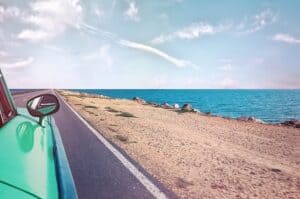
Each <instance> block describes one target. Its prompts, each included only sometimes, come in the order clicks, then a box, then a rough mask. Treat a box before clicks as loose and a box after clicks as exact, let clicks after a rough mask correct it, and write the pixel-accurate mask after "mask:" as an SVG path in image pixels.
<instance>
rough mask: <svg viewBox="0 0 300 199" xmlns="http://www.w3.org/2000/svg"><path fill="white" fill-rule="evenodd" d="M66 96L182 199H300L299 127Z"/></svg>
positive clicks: (100, 98) (81, 95)
mask: <svg viewBox="0 0 300 199" xmlns="http://www.w3.org/2000/svg"><path fill="white" fill-rule="evenodd" d="M59 93H60V94H61V96H63V97H64V98H65V100H66V101H67V102H68V103H69V104H70V105H71V106H72V107H73V108H74V109H75V110H76V111H77V112H78V113H80V114H81V115H82V116H83V117H84V118H85V119H86V120H87V121H89V122H90V123H91V124H92V125H93V126H94V127H95V128H97V129H98V130H99V131H100V132H101V133H103V136H104V137H106V138H107V139H108V140H110V141H111V142H113V143H115V144H116V145H117V146H119V147H120V148H122V149H123V150H124V151H125V152H126V153H127V154H128V155H129V156H130V157H131V158H132V159H134V160H135V161H137V162H138V163H139V164H140V165H141V166H142V167H143V168H144V169H146V170H147V171H148V172H149V173H150V174H151V175H152V176H154V177H155V178H156V179H158V180H159V181H160V182H162V183H163V184H164V185H165V186H166V187H167V188H169V189H170V190H172V191H173V192H175V193H176V194H177V195H178V196H179V197H180V198H300V129H299V128H293V127H286V126H279V125H268V124H260V123H256V122H243V121H237V120H233V119H224V118H221V117H213V116H207V115H201V114H198V113H191V112H187V113H182V112H178V111H176V110H174V109H164V108H159V107H154V106H152V105H149V104H141V103H138V102H136V101H132V100H123V99H109V98H106V97H100V96H99V97H97V96H93V95H87V94H80V93H77V92H71V91H62V90H60V91H59Z"/></svg>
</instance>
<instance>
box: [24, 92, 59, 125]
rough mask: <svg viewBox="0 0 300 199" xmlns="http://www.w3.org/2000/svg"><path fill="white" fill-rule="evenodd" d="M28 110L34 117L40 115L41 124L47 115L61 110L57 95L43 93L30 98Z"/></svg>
mask: <svg viewBox="0 0 300 199" xmlns="http://www.w3.org/2000/svg"><path fill="white" fill-rule="evenodd" d="M27 110H28V112H29V113H30V115H32V116H33V117H39V124H40V125H41V126H42V120H43V118H44V117H45V116H47V115H51V114H54V113H56V112H57V111H58V110H59V102H58V99H57V97H56V96H55V95H52V94H42V95H38V96H35V97H34V98H32V99H30V100H28V102H27Z"/></svg>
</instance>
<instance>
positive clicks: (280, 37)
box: [272, 33, 300, 44]
mask: <svg viewBox="0 0 300 199" xmlns="http://www.w3.org/2000/svg"><path fill="white" fill-rule="evenodd" d="M272 40H274V41H279V42H285V43H289V44H300V38H296V37H294V36H292V35H289V34H283V33H279V34H276V35H274V36H273V37H272Z"/></svg>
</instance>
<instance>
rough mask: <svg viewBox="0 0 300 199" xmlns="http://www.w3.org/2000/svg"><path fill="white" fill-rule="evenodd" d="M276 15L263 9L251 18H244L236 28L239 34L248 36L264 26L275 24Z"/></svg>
mask: <svg viewBox="0 0 300 199" xmlns="http://www.w3.org/2000/svg"><path fill="white" fill-rule="evenodd" d="M276 20H277V14H275V13H274V12H273V11H272V10H271V9H265V10H263V11H261V12H259V13H257V14H255V15H253V16H252V17H250V18H248V17H245V18H244V19H243V21H242V22H240V23H239V24H238V26H237V30H238V33H239V34H250V33H254V32H257V31H259V30H261V29H263V28H265V27H266V26H268V25H270V24H272V23H274V22H276Z"/></svg>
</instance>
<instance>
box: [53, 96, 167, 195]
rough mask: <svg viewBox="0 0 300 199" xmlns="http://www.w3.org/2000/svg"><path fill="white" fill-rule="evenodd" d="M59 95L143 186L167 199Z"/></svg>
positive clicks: (153, 193)
mask: <svg viewBox="0 0 300 199" xmlns="http://www.w3.org/2000/svg"><path fill="white" fill-rule="evenodd" d="M57 95H58V96H59V97H60V99H62V101H63V102H64V103H65V104H66V105H67V106H68V107H69V109H70V110H71V111H72V112H73V113H74V114H75V115H76V116H77V117H78V118H79V119H80V120H81V121H82V122H83V123H84V124H85V125H86V126H87V127H88V128H89V129H90V130H91V131H92V132H93V133H94V135H95V136H96V137H97V138H98V139H99V140H100V141H101V142H102V143H103V144H104V146H106V148H107V149H109V150H110V151H111V152H112V153H113V154H114V155H115V156H116V158H118V159H119V160H120V162H121V163H122V164H123V165H124V166H125V167H126V168H127V169H128V170H129V171H130V172H131V173H132V174H133V175H134V176H135V177H136V178H137V179H138V181H140V183H141V184H142V185H144V187H145V188H146V189H147V190H148V191H149V192H150V193H151V194H152V195H153V196H154V197H155V198H158V199H165V198H167V196H166V195H165V194H164V193H163V192H162V191H161V190H160V189H159V188H158V187H157V186H156V185H154V184H153V183H152V182H151V181H150V180H149V179H148V178H147V177H146V176H145V175H144V174H143V173H142V172H140V171H139V170H138V169H137V168H136V167H135V166H134V165H133V164H132V163H131V162H130V161H129V160H127V159H126V158H125V157H124V156H123V155H122V154H121V152H119V151H118V150H117V149H116V148H115V147H113V145H111V144H110V143H109V142H108V141H107V140H106V139H105V138H104V137H103V136H102V135H101V134H100V133H99V132H98V131H97V130H96V129H94V128H93V127H92V126H91V125H90V124H89V123H88V122H87V121H86V120H85V119H83V118H82V117H81V116H80V115H79V114H78V113H77V112H76V111H75V110H74V109H73V108H72V107H71V106H70V105H69V104H68V103H67V102H66V101H65V100H64V99H63V97H61V96H60V95H59V94H58V93H57Z"/></svg>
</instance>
